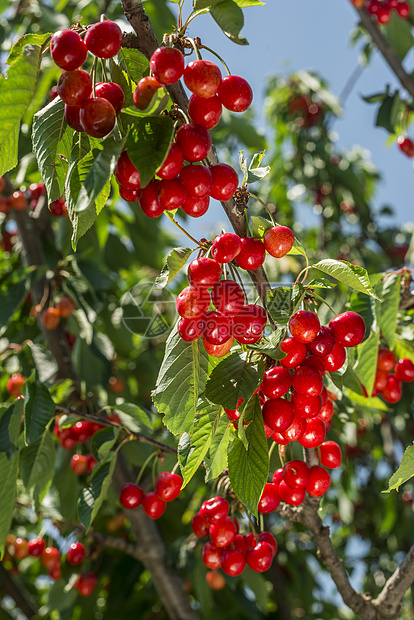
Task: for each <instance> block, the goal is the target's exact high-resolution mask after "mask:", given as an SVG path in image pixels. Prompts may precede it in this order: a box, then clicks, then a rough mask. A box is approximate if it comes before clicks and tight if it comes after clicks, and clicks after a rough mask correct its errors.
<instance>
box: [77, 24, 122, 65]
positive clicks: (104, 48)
mask: <svg viewBox="0 0 414 620" xmlns="http://www.w3.org/2000/svg"><path fill="white" fill-rule="evenodd" d="M121 43H122V30H121V29H120V27H119V26H118V24H116V23H115V22H111V21H109V20H105V21H103V22H97V23H96V24H92V26H90V27H89V28H88V30H87V32H86V35H85V45H86V47H87V48H88V50H89V51H90V52H92V54H94V55H95V56H98V58H112V57H113V56H115V54H117V53H118V52H119V50H120V49H121Z"/></svg>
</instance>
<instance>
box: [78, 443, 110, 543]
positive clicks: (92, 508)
mask: <svg viewBox="0 0 414 620" xmlns="http://www.w3.org/2000/svg"><path fill="white" fill-rule="evenodd" d="M116 456H117V453H116V452H110V453H109V454H108V456H107V457H106V459H105V460H104V461H102V463H98V464H97V465H95V467H94V470H93V472H92V475H91V479H90V486H89V487H85V488H84V489H83V490H82V493H81V496H80V498H79V501H78V516H79V521H80V522H81V523H82V525H83V526H84V528H85V530H86V532H88V530H89V528H90V526H91V523H92V522H93V520H94V518H95V517H96V515H97V514H98V512H99V509H100V508H101V506H102V504H103V502H104V500H105V498H106V495H107V493H108V490H109V487H110V485H111V481H112V474H113V472H114V469H115V464H116Z"/></svg>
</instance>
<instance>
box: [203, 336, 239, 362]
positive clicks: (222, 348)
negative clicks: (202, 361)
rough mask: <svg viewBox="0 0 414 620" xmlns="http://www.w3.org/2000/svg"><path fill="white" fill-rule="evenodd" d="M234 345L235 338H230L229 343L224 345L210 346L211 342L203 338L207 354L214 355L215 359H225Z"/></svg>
mask: <svg viewBox="0 0 414 620" xmlns="http://www.w3.org/2000/svg"><path fill="white" fill-rule="evenodd" d="M233 343H234V338H233V336H232V337H231V338H229V339H228V340H227V342H225V343H224V344H210V342H207V340H206V339H205V338H204V336H203V344H204V348H205V350H206V351H207V353H208V354H209V355H212V356H213V357H223V356H224V355H227V353H228V352H229V351H230V349H231V348H232V346H233Z"/></svg>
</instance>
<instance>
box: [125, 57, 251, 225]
mask: <svg viewBox="0 0 414 620" xmlns="http://www.w3.org/2000/svg"><path fill="white" fill-rule="evenodd" d="M150 69H151V73H152V75H150V76H147V77H143V78H142V79H141V80H140V81H139V82H138V84H137V87H136V89H135V91H134V94H133V98H134V103H135V105H136V107H137V108H139V109H140V110H144V109H145V108H147V107H148V105H149V104H150V102H151V99H152V97H153V96H154V94H155V93H156V92H157V90H158V89H160V88H163V86H164V85H171V84H174V83H175V82H177V81H178V80H179V79H180V78H181V77H182V76H183V78H184V82H185V84H186V86H187V87H188V89H189V90H190V91H191V92H192V95H191V97H190V100H189V104H188V114H189V116H190V119H191V120H192V121H193V122H192V123H188V122H187V123H184V124H182V125H181V126H180V127H179V129H178V131H177V133H176V136H175V141H174V142H173V143H172V145H171V147H170V150H169V152H168V155H167V157H166V159H165V161H164V163H163V164H162V166H161V167H160V168H159V169H158V171H157V177H159V178H154V179H152V180H151V181H150V183H149V184H148V185H147V186H146V187H145V188H144V189H142V190H141V181H140V175H139V172H138V170H137V169H136V168H135V166H134V165H133V163H132V162H131V160H130V158H129V157H128V154H127V152H126V151H124V152H123V153H122V154H121V156H120V158H119V160H118V165H117V168H116V171H115V177H116V179H117V181H118V184H119V192H120V195H121V197H122V198H124V199H125V200H127V201H131V202H132V201H139V203H140V205H141V208H142V210H143V211H144V213H145V214H146V215H148V216H149V217H159V216H160V215H161V214H162V213H163V212H164V211H171V210H174V209H178V208H179V207H181V208H182V210H183V211H184V212H185V213H186V214H187V215H190V216H191V217H200V216H202V215H204V213H206V211H207V209H208V207H209V203H210V197H211V198H215V199H216V200H221V201H225V200H230V198H232V196H233V195H234V192H235V191H236V189H237V186H238V175H237V172H236V171H235V170H234V168H232V167H231V166H229V165H228V164H214V165H212V166H210V167H208V166H205V165H203V164H200V163H199V162H201V161H202V160H204V159H205V158H206V157H207V154H208V152H209V151H210V149H211V144H212V143H211V136H210V133H209V129H212V128H213V127H215V126H216V125H217V123H218V122H219V120H220V117H221V113H222V106H223V105H224V106H225V107H226V108H227V109H229V110H231V111H233V112H244V111H245V110H247V108H248V107H249V105H250V104H251V102H252V99H253V93H252V89H251V88H250V86H249V84H248V82H247V81H246V80H245V79H244V78H242V77H239V76H237V75H228V76H226V77H224V78H222V75H221V72H220V69H219V68H218V66H217V65H216V64H215V63H213V62H210V61H209V60H201V59H199V60H194V61H192V62H189V63H188V65H187V66H186V67H184V56H183V54H182V53H181V51H180V50H179V49H177V48H174V47H159V48H158V49H156V50H155V52H154V53H153V55H152V56H151V59H150ZM184 161H186V162H188V163H187V165H184Z"/></svg>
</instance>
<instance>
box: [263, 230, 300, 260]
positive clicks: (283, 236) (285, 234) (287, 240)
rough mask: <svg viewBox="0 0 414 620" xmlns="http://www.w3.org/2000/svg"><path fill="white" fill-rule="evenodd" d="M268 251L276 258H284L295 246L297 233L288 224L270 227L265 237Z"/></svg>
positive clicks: (264, 240)
mask: <svg viewBox="0 0 414 620" xmlns="http://www.w3.org/2000/svg"><path fill="white" fill-rule="evenodd" d="M263 242H264V246H265V249H266V252H268V253H269V254H270V255H271V256H274V257H275V258H282V257H283V256H285V255H286V254H287V253H288V252H290V250H291V249H292V248H293V244H294V243H295V235H294V234H293V232H292V231H291V230H290V228H288V227H287V226H274V227H273V228H269V230H267V231H266V232H265V234H264V237H263Z"/></svg>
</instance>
